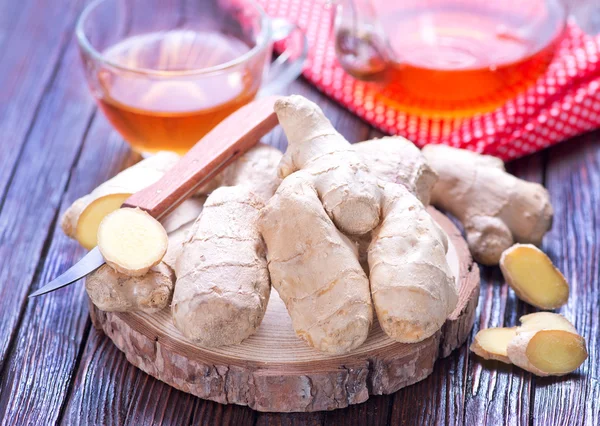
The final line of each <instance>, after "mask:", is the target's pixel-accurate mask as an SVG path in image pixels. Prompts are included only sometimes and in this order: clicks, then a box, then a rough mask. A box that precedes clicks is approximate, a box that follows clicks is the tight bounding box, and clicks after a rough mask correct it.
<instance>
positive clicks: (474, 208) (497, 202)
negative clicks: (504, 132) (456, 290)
mask: <svg viewBox="0 0 600 426" xmlns="http://www.w3.org/2000/svg"><path fill="white" fill-rule="evenodd" d="M423 154H424V155H425V157H426V158H427V161H428V163H429V164H430V165H431V167H432V168H433V169H434V170H435V171H436V172H437V174H438V176H439V180H438V182H437V183H436V184H435V186H434V188H433V193H432V196H431V203H432V204H433V205H434V206H436V207H441V208H442V209H444V210H446V211H447V212H449V213H451V214H453V215H454V216H456V218H458V220H460V221H461V222H462V224H463V226H464V228H465V232H466V235H467V242H468V244H469V249H470V250H471V253H472V254H473V257H474V258H475V260H477V261H478V262H480V263H483V264H484V265H496V264H498V262H499V261H500V256H501V255H502V252H503V251H504V250H506V249H507V248H509V247H510V246H512V245H513V244H514V243H515V242H519V243H526V244H527V243H529V244H535V245H539V244H540V243H541V241H542V237H543V236H544V234H545V233H546V232H547V231H548V229H550V227H551V225H552V215H553V210H552V205H551V204H550V197H549V194H548V191H546V189H545V188H544V187H543V186H541V185H539V184H537V183H533V182H527V181H524V180H521V179H518V178H516V177H515V176H513V175H511V174H509V173H507V172H506V171H505V169H504V164H503V163H502V161H501V160H500V159H497V158H494V157H491V156H487V155H479V154H476V153H474V152H470V151H467V150H462V149H456V148H451V147H448V146H444V145H428V146H426V147H425V148H423Z"/></svg>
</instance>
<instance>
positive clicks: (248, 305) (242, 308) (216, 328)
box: [164, 144, 282, 347]
mask: <svg viewBox="0 0 600 426" xmlns="http://www.w3.org/2000/svg"><path fill="white" fill-rule="evenodd" d="M281 155H282V154H281V151H279V150H278V149H276V148H273V147H271V146H268V145H262V144H260V145H257V146H256V147H254V148H252V149H251V150H249V151H248V152H247V153H245V154H244V155H243V156H241V157H240V158H239V159H238V160H237V161H236V162H235V163H234V164H232V165H231V166H230V167H228V168H227V169H226V170H225V171H224V172H223V173H222V174H221V175H220V176H219V177H218V178H217V181H218V182H219V183H220V184H223V185H234V186H230V187H228V186H225V187H221V188H219V189H217V190H215V191H214V192H213V193H212V194H211V195H209V197H208V198H207V200H206V203H205V207H206V209H205V210H204V211H203V213H202V214H201V215H200V217H199V218H198V220H197V221H196V223H195V224H194V225H193V226H192V229H191V230H190V232H189V237H188V238H187V240H186V241H185V243H184V244H183V248H182V249H181V252H180V254H179V255H178V257H177V262H176V267H175V269H176V273H177V285H176V287H175V292H174V295H173V305H172V315H173V320H174V323H175V326H176V327H177V328H178V329H179V330H180V331H181V333H182V334H183V335H184V336H186V337H188V338H189V339H191V340H193V341H195V342H197V343H199V344H200V345H202V346H206V347H216V346H223V345H230V344H236V343H240V342H241V341H243V340H244V339H246V338H247V337H248V336H250V335H252V334H253V333H254V332H255V331H256V329H257V328H258V326H259V325H260V323H261V321H262V318H263V317H264V314H265V311H266V308H267V302H268V299H269V295H270V291H271V283H270V278H269V273H268V269H267V262H266V253H265V247H264V242H263V240H262V237H261V236H260V234H259V233H258V230H257V220H258V214H259V211H260V209H261V208H262V207H263V206H264V200H266V199H268V198H270V197H271V196H272V195H273V192H274V191H275V189H276V188H277V186H278V185H279V182H280V181H281V179H279V177H278V176H277V165H278V164H279V160H280V159H281ZM205 189H206V188H205ZM168 257H169V256H165V259H164V261H165V262H170V259H168Z"/></svg>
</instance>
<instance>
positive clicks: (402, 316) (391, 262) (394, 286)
mask: <svg viewBox="0 0 600 426" xmlns="http://www.w3.org/2000/svg"><path fill="white" fill-rule="evenodd" d="M384 188H385V201H384V204H383V206H382V213H383V217H384V219H383V221H382V222H381V225H380V226H379V227H378V228H376V229H375V230H374V231H373V235H372V242H371V244H370V246H369V250H368V262H369V269H370V282H371V295H372V296H373V305H374V306H375V312H376V313H377V318H378V319H379V324H380V325H381V328H382V329H383V331H385V333H386V334H387V335H388V336H390V337H391V338H392V339H394V340H396V341H399V342H403V343H414V342H420V341H422V340H424V339H426V338H427V337H429V336H431V335H433V334H434V333H435V332H436V331H437V330H439V329H440V328H441V327H442V325H443V324H444V322H445V321H446V318H448V315H450V314H451V313H452V311H453V310H454V308H455V307H456V304H457V303H458V289H457V288H456V282H455V279H454V277H453V276H452V273H451V272H450V268H449V266H448V263H447V260H446V251H447V248H448V240H447V236H446V234H445V233H444V231H442V229H441V228H440V227H439V226H438V224H437V223H435V221H434V220H433V218H432V217H431V216H430V215H429V214H428V213H427V211H426V210H425V208H424V207H423V205H422V204H421V203H420V202H419V200H417V198H416V197H414V196H413V195H412V194H410V193H409V192H408V190H407V189H406V188H404V187H403V186H401V185H395V184H392V183H389V184H386V185H385V186H384Z"/></svg>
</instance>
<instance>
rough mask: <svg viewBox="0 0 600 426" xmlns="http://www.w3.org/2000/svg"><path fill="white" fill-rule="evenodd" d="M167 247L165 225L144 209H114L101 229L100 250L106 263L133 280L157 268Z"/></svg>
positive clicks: (99, 235) (103, 221)
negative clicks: (154, 267)
mask: <svg viewBox="0 0 600 426" xmlns="http://www.w3.org/2000/svg"><path fill="white" fill-rule="evenodd" d="M168 245H169V238H168V236H167V232H166V231H165V229H164V228H163V226H162V225H161V224H160V222H159V221H157V220H156V219H154V218H153V217H152V216H150V215H149V214H148V213H146V212H145V211H143V210H141V209H132V208H122V209H118V210H115V211H114V212H112V213H110V214H108V215H107V216H106V217H105V218H104V219H103V220H102V222H101V223H100V226H99V227H98V249H99V250H100V253H102V256H103V257H104V260H105V261H106V263H107V264H108V265H109V266H111V267H112V268H113V269H114V270H115V271H117V272H121V273H123V274H125V275H129V276H131V277H139V276H142V275H144V274H145V273H146V272H148V271H149V270H150V268H152V267H153V266H155V265H158V263H159V262H160V261H161V260H162V258H163V256H164V255H165V253H166V252H167V248H168Z"/></svg>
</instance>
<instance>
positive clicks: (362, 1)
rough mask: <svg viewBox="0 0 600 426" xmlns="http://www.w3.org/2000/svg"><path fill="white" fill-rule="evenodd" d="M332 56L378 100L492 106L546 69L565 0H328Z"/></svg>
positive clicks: (436, 109)
mask: <svg viewBox="0 0 600 426" xmlns="http://www.w3.org/2000/svg"><path fill="white" fill-rule="evenodd" d="M333 2H334V4H335V10H336V15H335V20H334V31H335V40H336V55H337V58H338V60H339V62H340V64H341V65H342V67H343V68H344V69H345V70H346V71H347V72H348V73H350V74H351V75H353V76H354V77H356V78H358V79H360V80H365V81H371V82H375V83H377V84H378V85H379V87H378V93H379V94H380V97H381V101H383V102H384V103H387V104H391V105H394V106H395V107H396V108H398V109H400V110H402V111H405V112H407V113H411V114H416V115H421V116H428V117H465V116H470V115H473V114H476V113H481V112H486V111H491V110H493V109H495V108H497V107H498V106H500V105H502V104H503V103H505V102H506V101H508V100H509V99H511V98H514V97H515V96H516V95H518V94H519V93H521V92H523V91H524V90H525V89H527V88H528V87H530V86H531V85H532V84H533V83H535V81H536V80H537V79H538V78H539V77H540V76H541V75H542V74H543V73H544V72H545V71H546V69H547V67H548V65H549V64H550V61H551V60H552V58H553V55H554V52H555V50H556V46H557V45H558V42H559V41H560V39H561V36H562V34H563V30H564V28H565V24H566V18H567V10H566V5H565V2H564V1H563V0H525V1H523V0H503V1H490V0H396V1H393V2H392V1H388V0H333Z"/></svg>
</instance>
